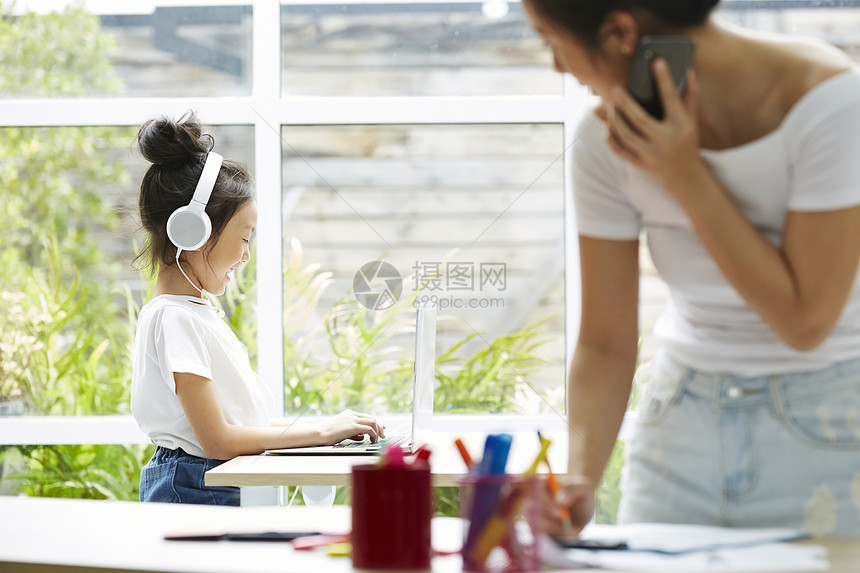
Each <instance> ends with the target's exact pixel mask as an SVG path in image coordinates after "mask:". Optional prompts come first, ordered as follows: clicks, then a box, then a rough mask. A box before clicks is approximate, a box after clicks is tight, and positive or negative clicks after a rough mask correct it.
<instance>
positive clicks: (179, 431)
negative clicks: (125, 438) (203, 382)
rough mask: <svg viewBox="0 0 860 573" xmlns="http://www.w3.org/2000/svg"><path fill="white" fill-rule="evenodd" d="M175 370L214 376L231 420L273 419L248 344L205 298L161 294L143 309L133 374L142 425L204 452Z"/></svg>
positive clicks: (158, 437) (161, 438)
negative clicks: (179, 393) (184, 405)
mask: <svg viewBox="0 0 860 573" xmlns="http://www.w3.org/2000/svg"><path fill="white" fill-rule="evenodd" d="M175 372H187V373H190V374H196V375H198V376H202V377H203V378H208V379H209V380H211V381H212V384H213V387H214V389H215V393H216V394H217V396H218V403H219V405H220V406H221V410H222V412H223V414H224V418H225V420H226V421H227V423H229V424H234V425H238V426H269V425H271V420H270V417H269V414H268V409H267V400H266V395H265V394H264V392H265V391H264V389H263V385H262V384H261V383H260V380H259V378H258V377H257V374H256V373H255V372H254V369H253V368H252V367H251V362H250V360H249V359H248V351H247V349H246V348H245V346H244V345H243V344H242V343H241V342H239V339H238V338H236V335H235V334H234V333H233V331H232V330H230V327H229V326H227V324H226V323H225V322H224V320H222V319H221V318H220V317H219V316H218V314H217V312H216V310H215V307H213V306H212V305H211V303H209V302H208V301H207V300H205V299H201V298H196V297H192V296H180V295H161V296H157V297H155V298H153V299H152V300H151V301H150V302H148V303H147V304H146V305H145V306H144V307H143V308H142V309H141V311H140V314H139V315H138V322H137V334H136V336H135V346H134V367H133V371H132V376H131V412H132V414H133V415H134V417H135V419H136V420H137V423H138V425H139V426H140V429H141V430H143V432H144V433H145V434H146V435H147V436H149V438H150V439H151V440H152V442H153V443H154V444H156V445H158V446H164V447H165V448H169V449H176V448H177V447H180V448H182V449H183V450H185V451H186V452H188V453H189V454H192V455H195V456H199V457H203V458H205V457H207V455H206V452H205V451H204V450H203V447H202V446H201V445H200V442H199V440H198V439H197V437H196V436H195V435H194V431H193V430H192V428H191V424H190V423H189V422H188V418H187V417H186V416H185V411H184V410H183V409H182V404H181V403H180V402H179V398H178V397H177V395H176V383H175V381H174V378H173V374H174V373H175Z"/></svg>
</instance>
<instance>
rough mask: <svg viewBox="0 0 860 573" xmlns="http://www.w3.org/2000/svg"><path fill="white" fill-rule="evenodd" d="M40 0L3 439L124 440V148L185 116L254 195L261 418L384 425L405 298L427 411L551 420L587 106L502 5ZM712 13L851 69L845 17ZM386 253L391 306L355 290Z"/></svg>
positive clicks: (746, 6) (15, 135)
mask: <svg viewBox="0 0 860 573" xmlns="http://www.w3.org/2000/svg"><path fill="white" fill-rule="evenodd" d="M47 5H50V9H46V8H45V6H47ZM58 6H59V7H60V8H59V10H58V11H50V10H52V9H55V8H57V7H58ZM64 6H66V4H65V3H64V2H50V3H45V2H38V1H31V2H28V1H24V0H19V1H18V2H15V3H14V4H11V3H3V4H0V16H2V18H0V64H2V69H3V73H2V74H0V188H2V189H3V200H2V202H1V203H0V227H2V228H3V230H4V232H3V235H2V237H0V296H2V301H0V446H2V445H3V444H12V445H20V444H30V445H31V446H28V447H33V448H42V450H38V451H36V450H34V451H36V453H35V454H33V456H34V458H35V457H37V454H38V455H43V454H44V456H48V457H44V456H43V458H39V459H48V458H49V457H50V456H49V455H48V453H46V452H48V450H47V449H45V448H46V447H47V446H45V445H46V444H49V445H50V444H72V445H74V447H79V449H78V450H67V451H66V450H60V449H59V446H57V448H54V450H51V451H52V452H54V453H56V452H65V453H63V454H62V455H65V456H67V457H69V458H72V457H74V458H75V459H76V460H78V461H77V462H76V463H80V464H83V465H86V464H85V462H86V460H88V459H89V457H88V456H89V455H90V454H91V455H93V456H100V455H102V454H100V453H98V452H95V453H93V452H89V450H87V451H88V452H89V453H87V454H86V455H83V454H82V453H81V452H82V449H85V448H87V447H89V446H88V445H89V444H139V445H141V444H145V443H146V439H145V437H144V436H142V435H141V434H140V433H139V431H138V430H137V427H136V425H135V423H134V421H133V420H132V419H131V417H130V416H129V415H128V412H129V406H128V380H129V375H130V361H129V354H128V353H129V345H130V342H131V339H132V336H133V328H134V321H135V313H136V309H137V308H139V306H140V304H142V303H143V302H144V301H145V300H146V299H147V296H148V295H147V293H148V289H149V286H150V285H149V284H148V282H147V280H146V278H145V277H142V276H140V274H139V273H137V272H136V271H134V270H133V269H132V268H131V267H130V266H129V261H130V259H131V257H132V256H133V254H134V249H135V245H139V244H140V241H141V236H140V233H139V231H138V227H137V224H136V222H135V219H134V216H133V213H134V211H135V207H136V193H137V186H138V184H139V181H140V177H141V175H142V173H143V170H144V169H145V168H146V163H145V162H144V161H143V159H142V158H141V157H140V156H139V155H138V154H136V153H135V152H134V150H133V141H134V136H135V133H136V127H137V126H139V125H140V124H141V123H142V122H143V121H145V120H146V119H149V118H151V117H153V116H155V115H159V114H169V115H173V116H179V115H181V114H182V113H184V112H185V111H186V110H188V109H194V110H196V111H197V112H198V115H199V116H200V118H201V119H202V120H203V121H204V122H206V123H207V124H208V125H210V126H211V130H212V133H213V134H214V136H215V139H216V144H217V148H218V149H219V150H220V151H221V152H222V153H223V154H224V155H225V156H228V157H231V158H235V159H238V160H240V161H243V162H245V163H246V164H247V165H248V167H249V170H250V171H251V172H252V174H253V175H254V177H255V180H256V183H257V191H258V202H259V207H260V220H259V224H258V232H257V238H256V241H255V245H254V246H255V248H254V250H255V253H254V260H253V262H252V263H251V264H250V265H249V266H248V267H247V269H246V270H245V273H244V276H243V277H242V280H240V281H238V282H239V286H238V288H236V287H235V285H234V287H233V288H232V289H231V291H230V292H229V293H228V295H226V296H225V297H223V298H222V302H223V304H224V306H225V310H226V311H227V313H228V316H229V318H230V322H231V325H232V326H233V327H234V328H235V329H236V330H237V332H238V333H239V335H240V337H241V338H242V339H243V341H244V342H245V343H246V345H247V346H248V348H249V350H250V351H251V354H252V357H253V359H254V360H255V362H256V365H257V369H258V372H259V373H260V375H261V377H262V379H263V380H264V381H265V382H266V384H268V385H269V387H270V389H271V390H272V392H271V393H272V395H273V396H275V397H276V401H275V404H274V405H273V414H286V415H304V416H310V415H317V414H320V415H324V414H327V413H331V412H334V411H337V410H339V409H341V408H342V407H345V406H350V407H361V408H366V409H372V410H374V411H375V412H378V413H386V412H402V411H404V410H405V409H407V408H408V400H409V397H408V387H409V375H410V374H409V369H410V364H411V360H412V355H411V352H412V350H411V340H412V333H411V332H410V330H409V329H410V327H411V325H412V324H413V320H412V312H411V309H412V305H413V303H415V302H416V301H418V302H422V301H425V300H435V301H436V302H437V303H438V305H439V307H440V314H441V319H440V322H439V332H438V342H439V345H438V350H437V355H438V358H439V364H438V369H437V401H436V411H437V414H439V415H442V414H448V413H451V414H471V415H478V416H484V419H486V416H487V415H488V414H498V415H501V416H507V417H506V418H505V420H507V421H508V422H510V423H513V422H511V421H512V420H513V417H512V416H518V420H523V419H526V418H528V417H531V419H532V420H538V421H537V422H533V423H535V424H546V425H549V426H551V425H553V424H555V427H558V428H560V427H563V425H564V420H563V415H564V393H565V378H566V370H567V363H568V361H569V358H570V351H571V348H572V345H573V344H574V342H575V337H576V331H577V326H578V320H579V309H578V305H579V287H578V284H579V277H578V270H577V267H578V265H577V259H576V257H577V250H576V241H575V237H576V233H575V225H574V223H573V214H572V212H571V209H572V206H571V204H570V201H568V200H566V199H567V198H568V197H569V196H570V193H571V188H570V177H569V173H567V170H566V168H565V166H566V164H567V161H566V160H567V155H566V153H567V152H568V151H569V149H570V145H571V143H572V138H573V133H574V129H575V126H576V124H577V123H578V121H579V119H580V117H582V114H583V113H584V112H585V111H586V109H587V106H588V105H589V103H590V102H591V100H590V96H589V94H588V93H587V92H586V90H585V89H584V88H582V87H581V86H579V85H578V83H577V82H576V81H575V80H574V79H573V78H570V77H562V76H560V75H559V74H557V73H555V72H554V71H553V70H552V69H551V60H552V58H551V55H550V54H549V52H548V50H547V49H546V48H545V47H544V46H543V45H542V42H541V40H540V38H539V37H538V36H537V34H536V33H535V32H534V31H533V30H532V29H531V27H530V25H529V24H528V22H527V21H526V18H525V16H524V14H523V11H522V8H521V6H520V4H519V3H518V2H515V1H512V2H505V1H501V0H499V1H496V0H492V1H487V2H474V1H460V0H455V1H453V2H451V1H447V2H435V1H429V2H420V3H415V2H389V1H385V2H378V3H373V2H364V1H358V0H356V1H352V2H342V3H337V2H329V1H320V2H312V1H304V2H295V1H284V2H281V3H277V2H272V1H270V0H247V1H245V2H241V1H238V2H235V3H232V4H231V3H228V2H221V1H214V0H213V1H206V0H182V1H179V0H156V1H155V2H149V3H144V4H141V3H134V2H128V3H109V2H92V3H86V2H85V3H83V4H80V3H77V2H68V6H66V7H64ZM720 15H721V17H724V18H726V19H729V20H731V21H733V22H735V23H737V24H739V25H741V26H746V27H750V28H757V29H764V30H770V31H777V32H789V33H802V34H807V35H812V36H817V37H820V38H822V39H824V40H827V41H830V42H832V43H834V44H836V45H837V46H838V47H840V48H841V49H843V50H845V51H846V52H848V53H849V54H851V55H853V56H855V57H856V56H857V55H858V54H859V53H860V48H858V46H860V2H852V1H840V2H820V1H814V2H813V1H804V0H793V1H792V0H786V1H782V2H771V1H765V0H760V1H759V0H749V1H741V0H724V1H723V2H722V4H721V9H720ZM643 255H644V256H643V257H642V260H643V277H642V289H641V296H642V303H643V304H642V306H641V321H640V323H641V326H642V332H643V344H642V348H641V355H640V359H641V360H642V361H645V360H648V359H649V358H650V357H651V356H653V353H654V351H655V349H656V341H655V340H654V337H653V336H652V335H651V326H652V325H653V323H654V320H655V319H656V316H657V315H658V314H659V313H660V312H661V311H662V309H663V307H664V305H665V303H666V299H667V294H668V293H667V292H666V291H667V289H666V287H665V285H663V283H662V282H661V281H660V280H659V279H658V278H657V277H656V274H655V273H654V271H653V267H652V266H651V265H650V263H649V261H648V257H647V240H646V241H643ZM382 263H386V264H389V265H391V267H393V269H394V270H395V271H396V273H397V276H398V277H399V280H400V287H401V288H400V289H399V291H398V292H397V293H396V296H392V297H391V304H390V305H387V304H375V303H373V302H372V301H371V299H369V298H367V297H362V296H356V294H359V295H361V294H362V293H363V292H364V291H362V292H358V293H356V290H357V289H358V290H359V291H361V289H364V288H365V286H366V287H367V289H369V290H370V291H371V292H376V291H375V290H374V289H376V288H378V286H379V283H375V284H368V285H362V284H361V283H360V281H357V278H356V277H357V273H359V271H360V270H362V269H364V270H365V271H367V269H378V268H380V265H381V264H382ZM368 264H370V266H369V267H368V266H366V265H368ZM374 265H376V266H374ZM377 278H379V277H377ZM371 282H372V281H371ZM365 294H366V293H365ZM369 301H371V302H369ZM376 302H377V303H378V302H379V299H376ZM541 416H543V417H542V418H541ZM449 420H453V421H451V422H450V423H458V422H457V420H459V421H460V422H459V423H469V424H475V423H479V422H480V420H479V418H476V417H475V416H471V417H469V416H459V417H455V418H450V419H449ZM476 420H478V421H477V422H476ZM446 423H449V422H447V421H446ZM69 447H72V446H69ZM39 452H41V453H39ZM50 455H54V454H50ZM56 455H61V454H56ZM75 456H77V457H75ZM119 457H120V458H122V456H119ZM142 457H144V452H143V450H139V451H136V452H135V453H134V454H133V455H131V458H134V459H138V461H139V459H140V458H142ZM112 459H113V458H112ZM117 459H119V458H117ZM81 460H83V461H81ZM122 460H124V461H121V462H117V463H123V464H125V465H128V467H130V468H131V469H130V470H129V471H130V472H132V473H133V466H134V463H133V462H132V461H128V459H126V458H122ZM7 463H8V459H7ZM16 463H20V460H19V461H18V462H16ZM39 463H42V462H39ZM45 463H48V462H45ZM32 467H36V466H32ZM613 467H615V468H616V469H617V465H616V466H613ZM0 471H2V470H0ZM34 471H35V470H34ZM4 487H6V489H8V487H7V486H3V487H0V490H2V489H3V488H4ZM97 489H98V488H96V490H97ZM117 495H120V494H117ZM123 495H124V494H123Z"/></svg>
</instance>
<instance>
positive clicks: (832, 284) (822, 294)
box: [607, 65, 860, 350]
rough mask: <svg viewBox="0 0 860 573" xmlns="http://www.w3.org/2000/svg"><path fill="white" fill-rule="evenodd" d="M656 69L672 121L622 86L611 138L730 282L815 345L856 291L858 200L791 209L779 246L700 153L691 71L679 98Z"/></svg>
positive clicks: (796, 337)
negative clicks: (679, 213)
mask: <svg viewBox="0 0 860 573" xmlns="http://www.w3.org/2000/svg"><path fill="white" fill-rule="evenodd" d="M655 74H656V76H657V80H658V85H659V87H660V92H661V95H662V97H663V101H664V105H665V106H666V110H667V114H666V120H665V121H663V122H659V121H656V120H654V119H653V118H651V117H650V116H648V115H647V113H646V112H644V111H643V110H642V109H641V108H639V107H638V106H637V105H636V104H635V102H633V101H632V100H631V99H630V98H629V96H627V94H625V93H623V90H620V91H618V92H616V93H614V94H613V99H612V106H611V108H612V110H613V112H610V113H609V120H608V122H607V124H608V125H609V129H610V134H611V135H610V145H612V147H613V149H614V150H615V152H616V153H617V154H618V155H620V156H621V157H622V158H624V159H626V160H627V161H629V162H630V163H632V164H633V165H635V166H636V167H638V168H640V169H642V170H643V171H646V172H648V173H650V174H651V175H653V176H654V177H657V178H658V179H659V180H660V181H661V182H662V183H663V185H664V186H665V187H666V189H667V190H668V191H669V193H670V194H671V195H672V196H673V197H674V198H675V199H676V200H677V201H678V203H679V204H680V205H681V207H682V208H683V209H684V211H685V212H686V213H687V216H688V217H689V218H690V221H691V222H692V224H693V227H694V229H695V232H696V234H697V235H698V237H699V239H700V240H701V241H702V244H703V245H704V246H705V248H706V249H707V250H708V252H709V253H710V255H711V257H713V259H714V261H715V262H716V264H717V266H718V267H719V268H720V270H721V271H722V273H723V275H724V276H725V277H726V279H727V280H728V281H729V283H731V285H732V286H733V287H734V288H735V289H736V290H737V292H738V294H740V296H741V297H743V299H744V300H745V301H746V302H747V304H749V306H750V308H752V309H753V310H754V311H755V312H756V313H757V314H758V315H759V316H760V317H761V318H762V320H764V322H766V323H767V324H768V325H769V326H770V327H771V328H772V329H773V330H774V332H776V334H777V335H778V336H779V337H780V338H781V339H782V340H783V341H784V342H785V343H786V344H788V345H789V346H791V347H792V348H794V349H796V350H811V349H813V348H815V347H816V346H818V345H819V344H821V343H822V342H823V341H824V340H825V339H826V338H827V337H828V336H829V334H830V332H831V331H832V330H833V328H834V326H835V325H836V322H837V321H838V319H839V316H840V314H841V313H842V310H843V308H844V307H845V304H846V302H847V300H848V296H849V294H850V292H851V287H852V285H853V282H854V277H855V275H856V272H857V265H858V260H860V207H851V208H846V209H839V210H833V211H822V212H789V213H788V215H787V218H786V222H785V230H784V235H783V244H782V246H781V247H776V246H774V245H772V244H771V243H769V242H768V241H767V240H766V239H765V238H764V237H762V236H761V235H760V234H759V232H758V231H757V230H756V228H755V227H754V226H753V225H752V224H751V223H750V221H749V220H747V218H746V217H745V216H744V214H743V212H742V211H741V210H740V209H739V208H738V207H737V206H736V205H735V204H734V202H733V201H732V199H731V195H730V194H729V193H728V191H727V190H726V189H725V188H724V187H723V186H722V184H721V183H720V182H719V181H718V180H717V179H716V177H715V176H714V175H713V173H712V172H711V171H710V169H709V167H708V165H707V164H706V162H705V161H704V159H703V158H702V157H701V155H700V153H699V142H698V127H697V125H696V119H695V118H696V113H695V110H696V96H697V94H696V89H697V88H696V82H695V78H694V76H692V75H691V77H690V79H689V81H688V86H689V89H688V91H687V93H686V94H685V97H684V100H683V101H682V99H681V98H680V97H679V96H678V95H677V93H676V92H675V88H674V86H673V85H672V83H671V82H672V80H671V78H670V77H669V75H668V72H667V70H666V68H665V66H663V65H656V66H655ZM842 160H843V161H845V160H848V159H847V158H842ZM851 160H853V161H858V160H860V158H853V159H851Z"/></svg>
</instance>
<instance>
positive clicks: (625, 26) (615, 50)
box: [597, 10, 641, 57]
mask: <svg viewBox="0 0 860 573" xmlns="http://www.w3.org/2000/svg"><path fill="white" fill-rule="evenodd" d="M640 34H641V30H640V27H639V22H637V21H636V18H634V17H633V14H631V13H630V12H627V11H624V10H614V11H612V12H610V13H609V14H608V15H607V16H606V18H605V19H604V21H603V24H601V25H600V30H598V32H597V42H598V45H599V48H600V51H601V52H602V53H603V54H604V55H606V56H609V57H613V56H616V57H617V56H618V55H619V54H620V55H622V56H631V55H633V52H634V51H635V50H636V46H637V45H638V44H639V37H640Z"/></svg>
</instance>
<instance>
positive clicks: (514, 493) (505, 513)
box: [469, 438, 551, 563]
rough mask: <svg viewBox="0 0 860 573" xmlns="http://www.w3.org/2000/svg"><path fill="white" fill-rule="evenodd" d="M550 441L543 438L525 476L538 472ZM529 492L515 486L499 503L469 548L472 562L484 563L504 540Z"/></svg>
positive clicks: (524, 488) (524, 473)
mask: <svg viewBox="0 0 860 573" xmlns="http://www.w3.org/2000/svg"><path fill="white" fill-rule="evenodd" d="M550 443H551V442H550V441H549V440H547V439H545V438H544V439H542V440H541V448H540V451H539V452H538V455H537V457H535V460H534V462H532V464H531V465H530V466H529V467H528V469H527V470H526V471H525V472H523V476H526V477H528V476H533V475H535V474H536V473H537V468H538V466H539V465H540V463H541V462H542V461H545V460H546V451H547V449H548V448H549V445H550ZM527 493H528V489H527V488H526V487H522V486H521V487H517V488H514V489H513V490H511V492H510V493H509V494H508V496H507V497H506V498H505V499H504V500H503V501H502V502H501V503H500V504H499V507H498V509H497V510H496V512H495V513H494V514H493V515H492V516H491V517H490V519H489V520H488V521H487V525H486V527H484V529H483V531H481V534H480V535H479V536H478V537H477V540H476V541H475V543H474V545H472V546H471V548H470V550H469V558H470V560H471V561H472V562H476V563H483V562H484V561H485V560H486V559H487V556H488V555H489V554H490V551H491V550H492V549H493V547H495V546H496V545H498V544H499V543H500V542H501V541H502V539H503V538H504V537H505V534H506V533H507V532H508V530H509V529H510V527H511V524H512V523H513V522H514V520H515V519H516V517H517V514H518V513H519V510H520V507H521V506H522V504H523V502H524V501H525V498H526V494H527Z"/></svg>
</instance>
